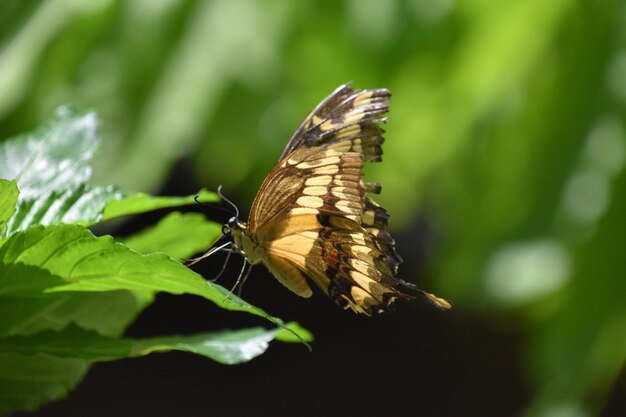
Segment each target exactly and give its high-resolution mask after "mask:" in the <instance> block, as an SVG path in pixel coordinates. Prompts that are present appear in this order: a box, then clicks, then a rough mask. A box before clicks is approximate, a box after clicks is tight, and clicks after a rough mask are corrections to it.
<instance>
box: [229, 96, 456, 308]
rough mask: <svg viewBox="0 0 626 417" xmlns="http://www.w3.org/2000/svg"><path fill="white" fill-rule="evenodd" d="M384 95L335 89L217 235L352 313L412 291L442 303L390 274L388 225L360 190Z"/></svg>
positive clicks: (392, 254)
mask: <svg viewBox="0 0 626 417" xmlns="http://www.w3.org/2000/svg"><path fill="white" fill-rule="evenodd" d="M390 97H391V94H390V93H389V91H388V90H387V89H384V88H381V89H372V90H356V89H354V88H352V87H351V86H350V85H348V84H347V85H343V86H341V87H339V88H337V89H336V90H335V91H334V92H333V93H332V94H331V95H330V96H328V97H327V98H326V99H324V100H323V101H322V102H321V103H320V104H319V105H318V106H317V107H316V108H315V109H314V110H313V111H312V112H311V114H309V116H308V117H307V118H306V119H305V120H304V122H303V123H302V124H301V125H300V127H299V128H298V129H297V130H296V132H295V133H294V135H293V137H292V138H291V139H290V140H289V142H288V143H287V146H286V147H285V149H284V150H283V152H282V154H281V156H280V158H279V161H278V164H277V165H276V167H275V168H274V169H272V171H271V172H270V173H269V174H268V176H267V178H265V180H264V181H263V184H262V185H261V188H260V189H259V191H258V193H257V195H256V198H255V199H254V203H253V204H252V208H251V210H250V216H249V219H248V222H247V223H244V222H243V221H241V220H239V219H238V218H237V217H236V216H235V217H233V218H232V219H230V220H229V222H228V223H227V224H226V225H224V228H223V233H224V234H225V235H226V236H229V237H231V238H232V244H234V247H235V248H236V250H237V251H238V252H240V253H241V254H242V255H243V256H244V257H245V258H246V260H247V262H249V263H250V264H258V263H262V264H264V265H265V266H266V267H267V268H268V269H269V270H270V272H271V273H272V274H273V275H274V276H275V277H276V279H278V281H280V282H281V283H282V284H283V285H284V286H286V287H287V288H289V289H290V290H291V291H293V292H294V293H296V294H298V295H300V296H302V297H310V296H311V294H312V291H311V287H310V284H309V283H310V282H313V283H315V284H316V285H317V286H318V287H320V288H321V289H322V290H323V291H324V292H325V293H326V294H327V295H328V296H329V297H330V298H331V299H332V300H334V301H335V302H336V303H337V304H339V305H340V306H342V307H344V308H346V309H347V308H350V309H352V310H353V311H355V312H357V313H364V314H367V315H371V314H372V313H380V312H384V311H385V310H387V309H388V308H389V306H390V305H391V304H392V303H393V301H394V300H396V299H402V300H410V299H413V298H415V296H416V295H419V296H423V297H424V298H426V299H427V300H428V301H429V302H431V303H432V304H434V305H435V306H437V307H439V308H442V309H449V308H450V304H449V303H448V302H447V301H446V300H444V299H442V298H439V297H436V296H435V295H433V294H430V293H427V292H425V291H423V290H421V289H419V288H417V287H416V286H415V285H413V284H411V283H408V282H406V281H404V280H402V279H400V278H398V277H396V275H397V271H398V265H399V264H400V263H401V262H402V259H401V258H400V256H398V254H397V253H396V250H395V247H394V241H393V239H392V238H391V236H390V234H389V232H388V231H387V223H388V220H389V215H388V214H387V211H386V210H385V209H384V208H383V207H381V206H380V205H378V204H376V203H375V202H374V200H372V199H371V198H370V197H369V196H367V193H371V194H378V193H380V191H381V186H380V184H377V183H372V182H364V181H363V171H362V168H363V165H364V164H365V163H366V162H379V161H380V160H381V155H382V149H381V144H382V143H383V137H382V134H383V132H384V130H383V129H382V128H381V127H380V124H381V123H385V122H386V121H387V119H386V118H385V117H384V116H383V115H384V114H385V113H386V112H387V111H388V109H389V108H388V101H389V99H390Z"/></svg>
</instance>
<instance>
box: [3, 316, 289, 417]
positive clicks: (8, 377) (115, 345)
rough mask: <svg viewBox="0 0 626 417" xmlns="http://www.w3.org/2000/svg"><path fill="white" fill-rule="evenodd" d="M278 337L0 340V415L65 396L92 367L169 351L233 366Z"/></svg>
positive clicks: (264, 333)
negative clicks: (97, 363)
mask: <svg viewBox="0 0 626 417" xmlns="http://www.w3.org/2000/svg"><path fill="white" fill-rule="evenodd" d="M282 332H283V331H281V330H278V329H272V330H266V329H263V328H260V327H254V328H249V329H242V330H235V331H230V330H229V331H221V332H214V333H198V334H193V335H186V336H163V337H153V338H144V339H124V338H117V337H110V336H103V335H101V334H99V333H97V332H94V331H89V330H85V329H82V328H80V327H77V326H69V327H67V328H65V329H63V330H62V331H46V332H40V333H37V334H34V335H32V336H15V337H8V338H3V339H0V415H3V414H6V413H9V412H12V411H15V410H32V409H34V408H36V407H37V406H38V405H40V404H42V403H44V402H48V401H52V400H55V399H58V398H61V397H63V396H65V394H66V393H67V391H68V390H69V389H70V388H72V387H73V386H74V385H75V384H76V383H78V381H80V379H81V378H82V377H83V375H84V373H85V372H86V369H87V367H88V366H89V365H90V364H91V363H92V362H97V361H108V360H115V359H122V358H133V357H139V356H145V355H148V354H150V353H153V352H167V351H172V350H177V351H184V352H191V353H195V354H198V355H202V356H205V357H207V358H210V359H212V360H214V361H216V362H219V363H222V364H226V365H233V364H239V363H243V362H247V361H249V360H251V359H254V358H256V357H257V356H259V355H261V354H262V353H263V352H265V351H266V350H267V348H268V346H269V342H270V341H272V340H273V339H277V340H280V339H282V337H279V335H280V334H282Z"/></svg>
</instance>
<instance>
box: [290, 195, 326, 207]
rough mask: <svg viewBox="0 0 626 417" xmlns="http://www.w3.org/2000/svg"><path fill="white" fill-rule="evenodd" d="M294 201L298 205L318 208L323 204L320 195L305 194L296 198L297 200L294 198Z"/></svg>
mask: <svg viewBox="0 0 626 417" xmlns="http://www.w3.org/2000/svg"><path fill="white" fill-rule="evenodd" d="M296 203H298V205H300V206H302V207H308V208H320V207H322V206H323V205H324V200H322V199H321V198H320V197H312V196H305V197H300V198H298V200H296Z"/></svg>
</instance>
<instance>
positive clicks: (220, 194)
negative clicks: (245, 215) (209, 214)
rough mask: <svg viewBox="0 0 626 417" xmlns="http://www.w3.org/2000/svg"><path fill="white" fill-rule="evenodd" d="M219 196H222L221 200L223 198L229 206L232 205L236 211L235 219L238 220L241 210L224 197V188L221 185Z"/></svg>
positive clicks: (218, 188) (218, 191) (218, 189)
mask: <svg viewBox="0 0 626 417" xmlns="http://www.w3.org/2000/svg"><path fill="white" fill-rule="evenodd" d="M217 195H219V196H220V198H221V199H222V200H224V201H226V202H227V203H228V204H230V205H231V207H232V208H234V209H235V217H236V218H239V208H237V206H236V205H235V203H233V202H232V201H230V200H229V199H228V198H226V197H225V196H224V194H222V186H221V185H220V186H218V187H217Z"/></svg>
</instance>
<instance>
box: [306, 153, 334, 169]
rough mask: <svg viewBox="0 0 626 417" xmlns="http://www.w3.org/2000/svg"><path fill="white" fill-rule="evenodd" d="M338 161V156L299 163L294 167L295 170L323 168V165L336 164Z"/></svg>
mask: <svg viewBox="0 0 626 417" xmlns="http://www.w3.org/2000/svg"><path fill="white" fill-rule="evenodd" d="M340 161H341V159H339V157H338V156H329V157H326V158H322V159H318V160H316V161H309V162H300V163H299V164H298V165H296V168H300V169H310V168H317V167H320V166H324V165H332V164H338V163H339V162H340Z"/></svg>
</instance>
